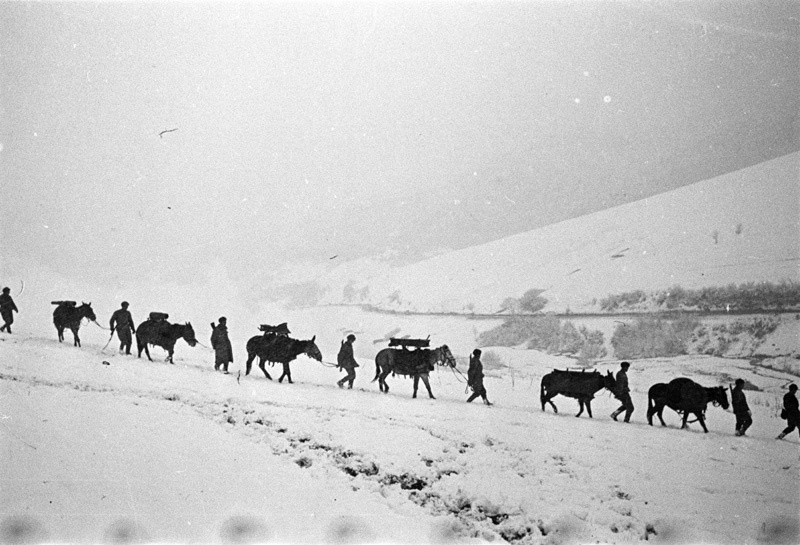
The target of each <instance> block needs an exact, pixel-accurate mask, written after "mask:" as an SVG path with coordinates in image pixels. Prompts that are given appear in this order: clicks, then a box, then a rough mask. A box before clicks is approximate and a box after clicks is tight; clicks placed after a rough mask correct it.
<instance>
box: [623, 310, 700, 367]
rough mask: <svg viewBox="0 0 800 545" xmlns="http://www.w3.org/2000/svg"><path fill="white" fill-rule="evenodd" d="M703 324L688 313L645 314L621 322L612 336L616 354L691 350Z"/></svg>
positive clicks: (632, 356)
mask: <svg viewBox="0 0 800 545" xmlns="http://www.w3.org/2000/svg"><path fill="white" fill-rule="evenodd" d="M700 325H701V324H700V322H699V321H697V320H695V319H694V318H691V317H688V316H681V317H679V318H677V319H671V320H670V319H663V318H652V317H643V318H637V319H636V320H634V321H633V322H631V323H629V324H622V323H621V324H619V325H617V327H616V329H614V334H613V335H612V336H611V346H612V347H613V348H614V357H615V358H618V359H622V360H624V359H643V358H659V357H671V356H680V355H683V354H687V353H688V345H689V341H690V340H691V339H692V334H693V333H694V330H695V329H697V328H698V327H699V326H700Z"/></svg>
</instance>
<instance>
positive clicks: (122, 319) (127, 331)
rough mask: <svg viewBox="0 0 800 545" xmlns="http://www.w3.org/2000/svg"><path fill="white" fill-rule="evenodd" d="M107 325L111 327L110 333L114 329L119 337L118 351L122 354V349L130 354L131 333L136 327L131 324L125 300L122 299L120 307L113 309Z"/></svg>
mask: <svg viewBox="0 0 800 545" xmlns="http://www.w3.org/2000/svg"><path fill="white" fill-rule="evenodd" d="M108 326H109V327H110V328H111V331H112V334H113V332H114V331H116V332H117V337H119V353H120V354H122V353H123V351H124V352H125V354H126V355H130V354H131V343H132V342H133V337H131V334H132V333H136V327H134V325H133V317H132V316H131V313H130V311H129V310H128V302H127V301H123V302H122V304H121V305H120V308H118V309H117V310H115V311H114V314H112V315H111V320H109V322H108Z"/></svg>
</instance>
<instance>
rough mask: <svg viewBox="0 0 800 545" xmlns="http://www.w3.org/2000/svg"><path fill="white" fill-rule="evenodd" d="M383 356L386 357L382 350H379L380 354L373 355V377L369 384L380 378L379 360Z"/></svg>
mask: <svg viewBox="0 0 800 545" xmlns="http://www.w3.org/2000/svg"><path fill="white" fill-rule="evenodd" d="M385 356H386V354H384V353H383V350H381V351H380V352H378V353H377V354H376V355H375V377H374V378H373V379H372V380H371V381H370V382H375V381H376V380H378V378H379V377H380V376H381V364H380V360H381V358H383V357H385Z"/></svg>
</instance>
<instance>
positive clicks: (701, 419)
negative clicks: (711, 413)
mask: <svg viewBox="0 0 800 545" xmlns="http://www.w3.org/2000/svg"><path fill="white" fill-rule="evenodd" d="M694 414H695V415H696V416H697V421H698V422H700V425H701V426H703V432H705V433H708V428H707V427H706V419H705V418H703V413H699V412H697V413H694Z"/></svg>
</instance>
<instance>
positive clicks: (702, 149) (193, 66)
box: [0, 0, 800, 281]
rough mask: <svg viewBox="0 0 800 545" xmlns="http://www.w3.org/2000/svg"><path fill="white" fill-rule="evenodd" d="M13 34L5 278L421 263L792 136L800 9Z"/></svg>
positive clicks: (765, 152)
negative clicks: (297, 263)
mask: <svg viewBox="0 0 800 545" xmlns="http://www.w3.org/2000/svg"><path fill="white" fill-rule="evenodd" d="M0 28H2V29H3V31H2V33H0V54H1V55H2V57H0V84H1V85H2V87H0V100H1V102H0V115H1V116H2V117H0V181H1V182H2V191H3V198H2V201H0V202H1V204H0V225H1V226H2V239H1V240H0V244H2V246H1V248H2V256H1V257H2V264H0V273H2V274H3V275H4V276H8V275H9V274H13V275H16V274H18V271H20V270H25V267H40V268H47V269H53V270H57V271H59V272H61V273H62V274H64V275H67V276H69V275H77V274H80V271H86V270H92V271H95V272H96V274H99V275H101V276H104V277H105V278H106V279H113V278H117V277H127V276H130V275H139V276H142V277H154V276H155V275H157V274H158V275H165V276H166V277H169V278H170V279H173V280H176V281H188V280H190V279H191V278H192V275H193V274H195V273H196V271H197V269H198V267H207V266H211V265H212V264H215V263H216V264H222V266H223V267H224V268H226V269H227V270H229V271H234V272H232V273H231V274H240V275H241V274H245V275H246V274H250V273H251V272H253V271H256V270H262V271H263V270H265V269H270V268H275V267H278V266H280V265H282V264H284V263H286V262H288V261H291V260H294V259H298V260H303V261H306V262H312V263H313V262H314V261H318V262H319V263H320V264H321V265H324V264H326V263H328V262H329V261H330V258H332V257H333V256H338V257H337V259H342V260H346V259H350V258H353V257H358V256H363V255H369V254H376V253H382V252H386V251H392V252H396V255H397V256H398V258H399V259H417V258H419V257H420V256H422V255H425V254H426V253H430V252H435V251H441V250H443V249H447V248H458V247H464V246H468V245H472V244H477V243H480V242H485V241H488V240H492V239H496V238H501V237H504V236H507V235H509V234H513V233H517V232H522V231H527V230H530V229H533V228H535V227H538V226H541V225H545V224H548V223H552V222H555V221H559V220H563V219H567V218H569V217H574V216H578V215H582V214H585V213H588V212H591V211H594V210H598V209H603V208H606V207H609V206H613V205H616V204H620V203H623V202H628V201H631V200H636V199H639V198H642V197H644V196H647V195H651V194H654V193H658V192H661V191H666V190H668V189H671V188H674V187H678V186H681V185H685V184H687V183H693V182H696V181H699V180H701V179H705V178H709V177H712V176H715V175H719V174H723V173H726V172H729V171H733V170H737V169H739V168H743V167H745V166H749V165H752V164H755V163H758V162H761V161H764V160H767V159H771V158H774V157H777V156H780V155H783V154H786V153H788V152H791V151H796V150H797V149H798V148H799V147H800V144H799V142H800V136H798V132H799V131H798V121H797V114H798V110H799V109H800V108H799V107H798V100H799V99H800V85H799V84H798V78H799V77H800V75H799V73H798V66H800V62H799V61H800V58H799V56H798V51H800V30H799V29H800V9H798V3H796V2H780V1H778V2H776V1H773V0H770V1H765V2H727V1H726V2H722V3H713V2H699V3H697V2H680V3H678V2H643V3H623V2H570V3H567V2H541V3H534V2H476V3H469V2H436V3H433V2H421V3H414V2H399V3H393V2H362V3H343V2H337V3H333V2H302V3H297V2H287V3H263V2H260V3H259V2H256V3H248V4H233V3H183V2H182V3H165V2H148V3H144V2H133V3H117V2H114V3H111V2H101V3H89V2H80V3H66V4H61V3H53V2H36V3H33V2H13V3H11V2H4V3H2V4H0ZM164 131H169V132H164Z"/></svg>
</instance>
